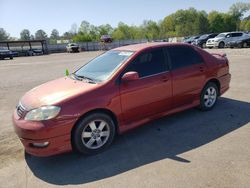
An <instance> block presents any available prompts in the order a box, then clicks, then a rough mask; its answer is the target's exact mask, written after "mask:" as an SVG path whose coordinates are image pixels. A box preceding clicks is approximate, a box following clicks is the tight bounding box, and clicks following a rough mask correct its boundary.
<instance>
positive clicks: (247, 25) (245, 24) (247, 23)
mask: <svg viewBox="0 0 250 188" xmlns="http://www.w3.org/2000/svg"><path fill="white" fill-rule="evenodd" d="M240 30H242V31H250V20H242V21H241V23H240Z"/></svg>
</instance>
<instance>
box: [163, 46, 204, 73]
mask: <svg viewBox="0 0 250 188" xmlns="http://www.w3.org/2000/svg"><path fill="white" fill-rule="evenodd" d="M167 50H168V53H169V56H170V59H171V66H172V69H173V70H174V69H178V68H182V67H188V66H191V65H194V64H201V63H203V59H202V57H201V56H200V55H199V54H198V53H197V52H196V51H195V50H194V49H192V48H190V47H185V46H175V47H169V48H167Z"/></svg>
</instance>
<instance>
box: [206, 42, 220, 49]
mask: <svg viewBox="0 0 250 188" xmlns="http://www.w3.org/2000/svg"><path fill="white" fill-rule="evenodd" d="M206 46H207V47H213V48H215V47H218V46H219V42H207V43H206Z"/></svg>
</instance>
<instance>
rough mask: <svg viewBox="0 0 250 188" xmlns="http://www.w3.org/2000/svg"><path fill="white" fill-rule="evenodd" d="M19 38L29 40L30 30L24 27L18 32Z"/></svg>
mask: <svg viewBox="0 0 250 188" xmlns="http://www.w3.org/2000/svg"><path fill="white" fill-rule="evenodd" d="M20 39H21V40H30V31H29V30H28V29H24V30H22V31H21V33H20Z"/></svg>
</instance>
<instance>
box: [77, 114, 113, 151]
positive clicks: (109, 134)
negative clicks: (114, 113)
mask: <svg viewBox="0 0 250 188" xmlns="http://www.w3.org/2000/svg"><path fill="white" fill-rule="evenodd" d="M114 136H115V124H114V122H113V120H112V118H110V117H109V116H108V115H106V114H104V113H93V114H90V115H88V116H87V117H85V118H83V119H82V120H81V121H79V122H78V123H77V124H76V128H75V129H74V130H73V134H72V144H73V147H74V149H76V151H78V152H80V153H85V154H95V153H99V152H101V151H103V150H104V149H106V148H107V147H108V146H109V145H110V144H111V143H112V142H113V140H114Z"/></svg>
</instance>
